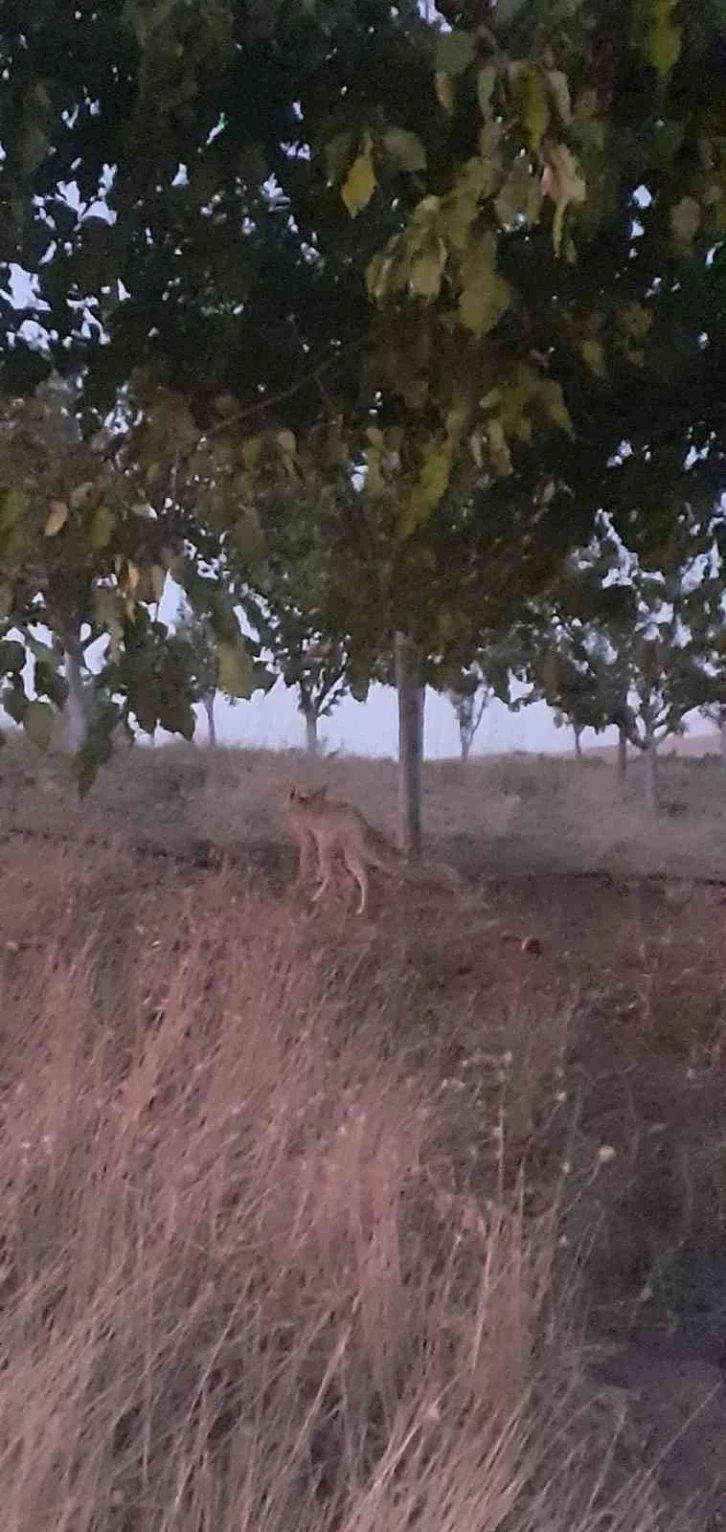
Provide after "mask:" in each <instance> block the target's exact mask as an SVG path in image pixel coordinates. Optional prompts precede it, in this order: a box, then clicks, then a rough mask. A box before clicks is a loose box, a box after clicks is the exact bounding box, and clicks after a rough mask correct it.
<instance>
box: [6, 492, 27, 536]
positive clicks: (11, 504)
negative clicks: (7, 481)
mask: <svg viewBox="0 0 726 1532" xmlns="http://www.w3.org/2000/svg"><path fill="white" fill-rule="evenodd" d="M24 510H25V496H24V494H23V492H22V490H20V489H6V490H3V491H2V492H1V493H0V539H2V538H3V537H4V536H9V535H10V534H11V533H12V532H14V531H15V528H16V527H17V525H18V523H19V521H20V519H21V517H22V514H23V511H24Z"/></svg>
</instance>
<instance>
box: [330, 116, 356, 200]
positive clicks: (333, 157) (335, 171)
mask: <svg viewBox="0 0 726 1532" xmlns="http://www.w3.org/2000/svg"><path fill="white" fill-rule="evenodd" d="M352 143H353V134H352V132H351V131H350V129H349V130H348V131H347V132H345V133H336V135H335V138H331V140H330V143H328V144H326V146H325V169H326V173H327V179H328V186H334V185H335V183H336V181H339V180H340V177H341V175H342V174H343V170H344V168H345V166H346V165H347V163H348V160H349V158H350V150H351V145H352Z"/></svg>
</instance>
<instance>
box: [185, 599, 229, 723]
mask: <svg viewBox="0 0 726 1532" xmlns="http://www.w3.org/2000/svg"><path fill="white" fill-rule="evenodd" d="M175 634H176V638H177V641H178V642H179V643H180V644H182V645H183V646H184V647H185V649H186V650H187V651H188V656H187V670H188V674H189V679H190V683H191V687H192V691H193V694H194V700H195V702H198V703H201V705H202V707H203V708H204V711H205V714H206V717H207V734H208V738H209V743H210V745H211V747H212V749H216V745H217V726H216V721H215V716H214V704H215V701H216V698H217V690H218V683H219V657H218V655H217V646H216V644H215V642H214V634H213V633H212V631H211V629H210V627H209V623H208V622H205V621H204V619H203V618H201V617H198V616H197V614H196V612H194V611H193V610H192V609H191V607H187V608H186V610H185V612H184V613H183V615H182V618H181V621H180V622H178V623H177V626H176V629H175Z"/></svg>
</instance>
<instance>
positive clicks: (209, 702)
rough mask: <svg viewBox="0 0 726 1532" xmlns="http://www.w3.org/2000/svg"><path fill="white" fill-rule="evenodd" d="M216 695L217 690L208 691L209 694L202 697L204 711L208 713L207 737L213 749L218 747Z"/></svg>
mask: <svg viewBox="0 0 726 1532" xmlns="http://www.w3.org/2000/svg"><path fill="white" fill-rule="evenodd" d="M215 695H216V693H215V692H208V693H207V696H206V697H203V698H202V703H203V706H204V711H205V713H206V715H207V739H208V742H209V744H210V746H211V748H212V750H216V748H217V720H216V718H215V716H214V699H215Z"/></svg>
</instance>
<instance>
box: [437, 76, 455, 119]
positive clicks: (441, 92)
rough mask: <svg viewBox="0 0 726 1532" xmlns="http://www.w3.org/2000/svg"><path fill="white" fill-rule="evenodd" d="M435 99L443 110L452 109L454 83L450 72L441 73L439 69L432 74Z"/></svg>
mask: <svg viewBox="0 0 726 1532" xmlns="http://www.w3.org/2000/svg"><path fill="white" fill-rule="evenodd" d="M434 86H435V88H436V99H437V101H438V102H439V105H440V106H443V108H444V111H445V112H453V110H454V83H453V80H452V78H451V75H450V74H442V73H441V72H440V71H439V72H437V74H435V75H434Z"/></svg>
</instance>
